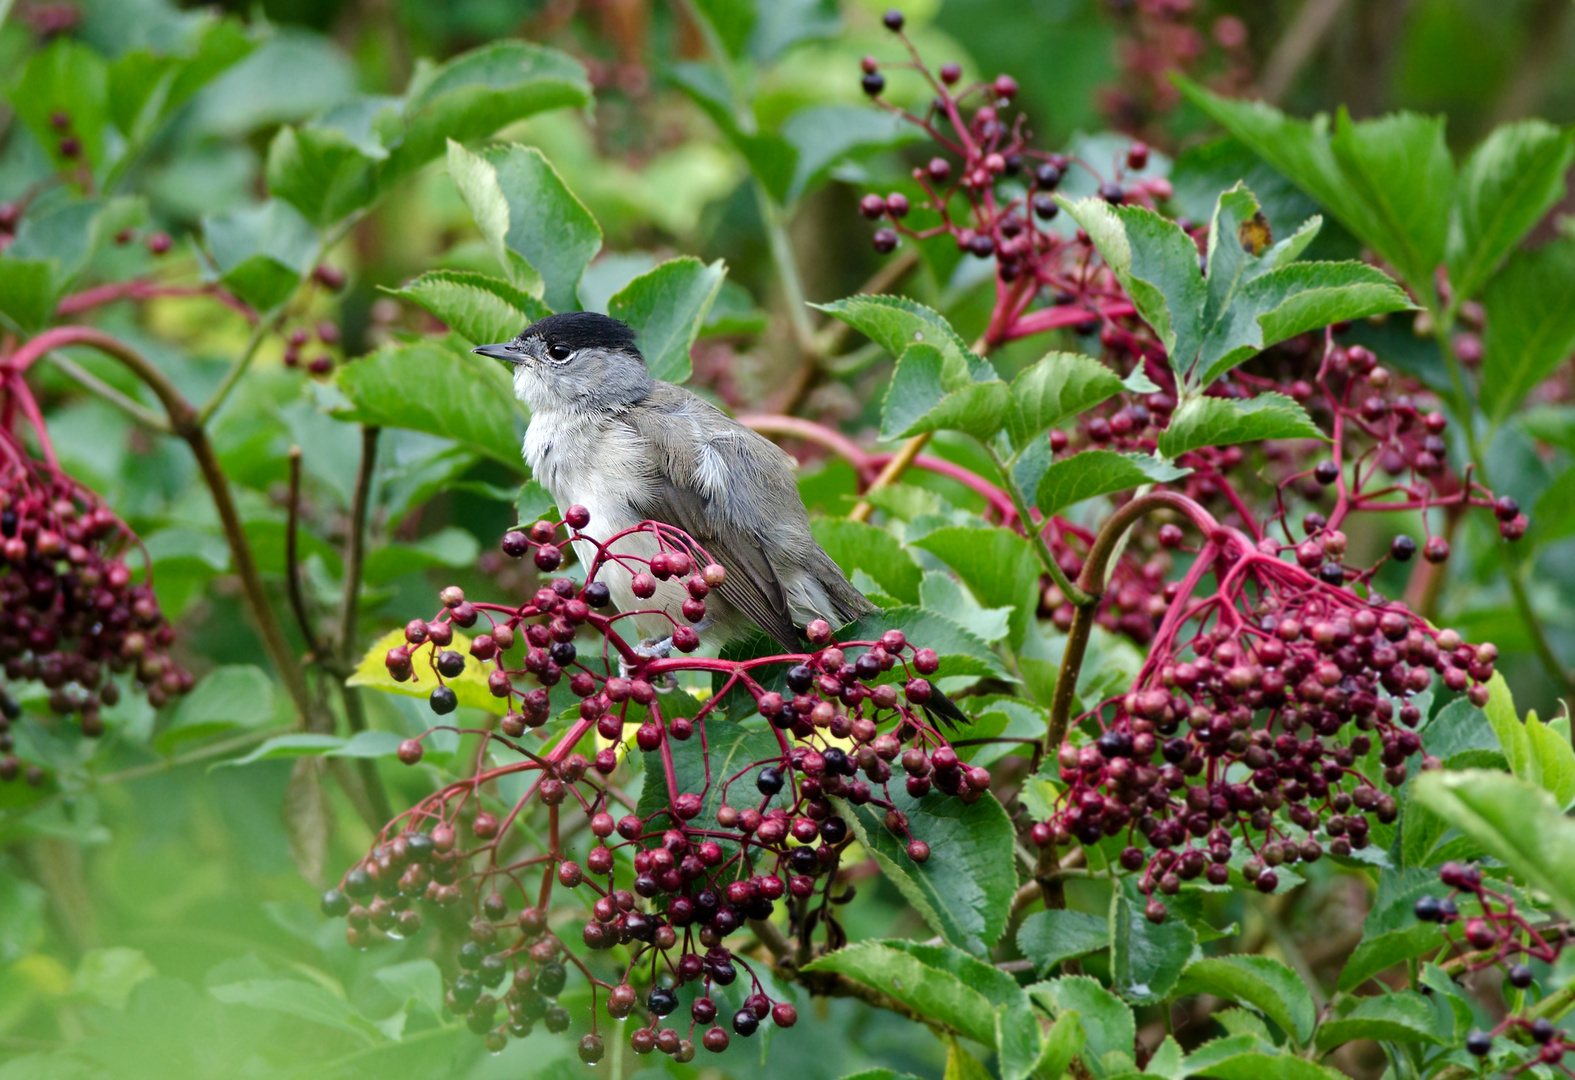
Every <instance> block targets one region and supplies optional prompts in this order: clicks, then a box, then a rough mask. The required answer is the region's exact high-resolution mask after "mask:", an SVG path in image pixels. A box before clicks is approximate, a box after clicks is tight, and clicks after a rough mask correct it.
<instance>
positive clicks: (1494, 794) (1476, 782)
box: [1411, 769, 1575, 915]
mask: <svg viewBox="0 0 1575 1080" xmlns="http://www.w3.org/2000/svg"><path fill="white" fill-rule="evenodd" d="M1411 797H1412V798H1414V799H1420V800H1421V801H1422V802H1423V803H1424V804H1425V805H1426V806H1427V807H1428V809H1430V810H1432V811H1433V812H1434V813H1435V814H1438V815H1439V816H1440V817H1442V818H1443V819H1444V820H1445V821H1447V822H1449V824H1451V825H1453V826H1454V827H1455V828H1457V829H1459V830H1460V831H1461V832H1463V833H1465V834H1466V835H1467V836H1469V837H1471V838H1472V839H1473V840H1475V841H1476V842H1477V843H1479V844H1481V845H1482V847H1483V849H1484V850H1486V851H1487V853H1488V854H1490V855H1492V856H1493V857H1494V858H1497V859H1500V860H1502V861H1503V862H1504V864H1505V865H1506V866H1508V867H1509V869H1510V871H1511V872H1512V873H1514V875H1515V877H1516V878H1517V879H1518V880H1520V881H1524V882H1527V883H1529V884H1530V885H1532V886H1533V887H1534V888H1537V889H1540V890H1541V891H1543V892H1545V893H1547V894H1548V896H1549V897H1551V898H1552V900H1553V904H1554V906H1555V907H1556V908H1558V909H1559V911H1560V912H1561V913H1564V914H1566V915H1568V914H1569V913H1571V912H1575V821H1572V820H1570V819H1569V818H1567V817H1565V816H1564V814H1563V812H1562V808H1561V807H1560V806H1559V805H1558V803H1556V802H1555V801H1554V799H1553V796H1552V795H1550V794H1548V793H1547V792H1546V791H1544V790H1542V789H1541V788H1540V787H1537V786H1536V785H1534V784H1531V783H1528V782H1526V781H1525V780H1520V779H1517V778H1516V777H1513V776H1506V775H1505V774H1504V773H1500V772H1490V771H1486V770H1482V769H1468V770H1465V771H1463V772H1427V773H1423V774H1422V775H1421V776H1419V777H1417V778H1416V782H1415V784H1414V785H1413V787H1412V794H1411Z"/></svg>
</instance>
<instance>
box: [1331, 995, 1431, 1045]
mask: <svg viewBox="0 0 1575 1080" xmlns="http://www.w3.org/2000/svg"><path fill="white" fill-rule="evenodd" d="M1437 1023H1438V1020H1437V1016H1436V1015H1435V1013H1434V1010H1433V1006H1432V1003H1431V1002H1429V1001H1428V1000H1427V998H1425V997H1423V996H1422V995H1421V994H1418V993H1414V992H1412V991H1409V990H1405V991H1400V992H1398V993H1390V994H1379V995H1378V996H1377V997H1369V998H1362V999H1361V1000H1360V1001H1358V1002H1357V1003H1356V1007H1355V1008H1353V1009H1351V1011H1350V1012H1348V1013H1345V1014H1344V1015H1343V1016H1338V1017H1335V1018H1333V1019H1329V1020H1325V1021H1324V1022H1323V1023H1322V1024H1321V1025H1319V1027H1318V1035H1317V1038H1316V1039H1315V1040H1314V1042H1315V1044H1316V1045H1317V1047H1318V1049H1319V1050H1322V1051H1328V1050H1332V1049H1334V1048H1335V1047H1336V1046H1339V1045H1341V1044H1342V1043H1348V1042H1351V1041H1352V1040H1353V1039H1377V1040H1380V1041H1383V1042H1428V1043H1434V1044H1438V1043H1441V1042H1443V1040H1442V1039H1440V1038H1439V1037H1438V1035H1437V1034H1436V1033H1435V1032H1434V1030H1433V1029H1434V1028H1435V1027H1436V1026H1437Z"/></svg>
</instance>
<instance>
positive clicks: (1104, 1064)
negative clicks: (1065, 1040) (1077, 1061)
mask: <svg viewBox="0 0 1575 1080" xmlns="http://www.w3.org/2000/svg"><path fill="white" fill-rule="evenodd" d="M1028 993H1029V994H1030V995H1031V996H1032V997H1033V998H1034V1000H1035V1001H1037V1002H1039V1003H1040V1004H1041V1005H1043V1006H1044V1007H1045V1008H1047V1009H1049V1010H1050V1011H1051V1012H1052V1013H1053V1014H1054V1015H1055V1016H1056V1017H1057V1018H1060V1017H1063V1016H1066V1015H1067V1014H1069V1013H1075V1014H1076V1015H1077V1017H1078V1019H1079V1020H1080V1021H1081V1023H1082V1026H1083V1031H1084V1034H1085V1035H1086V1039H1085V1041H1084V1043H1083V1049H1082V1058H1083V1061H1084V1062H1085V1063H1086V1064H1087V1065H1088V1067H1089V1070H1090V1071H1091V1072H1093V1074H1094V1075H1095V1076H1100V1077H1105V1076H1113V1075H1119V1074H1121V1073H1125V1072H1128V1071H1136V1063H1135V1062H1134V1061H1133V1060H1132V1049H1133V1040H1135V1039H1136V1038H1137V1023H1136V1021H1135V1020H1134V1019H1133V1017H1132V1010H1131V1009H1130V1008H1128V1007H1127V1006H1126V1004H1124V1003H1123V1002H1122V1000H1121V999H1120V998H1118V997H1116V995H1114V994H1112V993H1111V992H1110V991H1109V990H1106V989H1105V988H1104V987H1103V986H1100V985H1099V982H1098V981H1097V980H1095V979H1092V978H1089V977H1088V976H1087V975H1069V976H1066V977H1064V978H1060V979H1051V980H1050V981H1048V982H1042V983H1035V984H1034V985H1032V986H1030V987H1029V988H1028ZM1123 1059H1124V1060H1123Z"/></svg>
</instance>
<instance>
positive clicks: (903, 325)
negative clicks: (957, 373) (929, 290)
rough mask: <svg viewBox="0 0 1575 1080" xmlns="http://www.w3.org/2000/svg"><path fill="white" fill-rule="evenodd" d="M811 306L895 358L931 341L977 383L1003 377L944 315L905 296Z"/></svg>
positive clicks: (856, 298) (864, 296)
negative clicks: (976, 351) (916, 345)
mask: <svg viewBox="0 0 1575 1080" xmlns="http://www.w3.org/2000/svg"><path fill="white" fill-rule="evenodd" d="M810 306H811V307H816V308H819V309H820V310H821V311H824V312H825V313H826V314H828V315H830V316H832V317H833V318H835V319H839V320H841V321H842V322H845V323H847V324H848V325H849V326H851V327H853V329H855V330H857V331H858V332H859V333H861V334H863V335H864V336H865V337H867V338H869V339H870V340H871V341H873V342H875V344H877V345H879V346H880V347H881V348H882V349H885V350H886V351H887V352H888V353H890V354H891V355H892V356H893V357H900V356H901V355H902V354H903V352H904V351H905V350H907V348H908V347H909V346H911V345H914V344H917V343H921V342H928V343H929V344H931V345H934V346H935V347H936V348H938V349H940V350H941V351H942V352H944V353H945V354H946V356H947V359H948V361H956V360H960V361H962V370H964V371H966V373H967V375H968V377H969V378H971V379H972V380H973V381H974V382H988V381H990V380H991V379H997V378H999V377H1000V376H998V375H997V374H996V372H995V368H993V367H992V366H990V362H989V361H987V360H985V359H983V358H982V357H980V356H979V355H978V354H976V353H975V352H974V351H973V350H972V349H970V348H968V346H967V344H966V343H964V341H963V339H962V337H961V336H960V335H959V334H958V333H957V331H956V330H955V329H953V327H952V324H951V323H949V322H947V321H946V317H945V316H943V315H942V314H941V313H940V312H938V311H935V310H934V309H932V308H927V307H925V306H924V305H923V304H921V303H919V302H918V301H916V300H909V299H908V298H907V297H906V296H871V295H868V294H862V293H861V294H859V295H858V296H850V297H848V298H846V299H844V300H837V301H835V302H833V303H830V304H812V305H810ZM949 370H950V369H949Z"/></svg>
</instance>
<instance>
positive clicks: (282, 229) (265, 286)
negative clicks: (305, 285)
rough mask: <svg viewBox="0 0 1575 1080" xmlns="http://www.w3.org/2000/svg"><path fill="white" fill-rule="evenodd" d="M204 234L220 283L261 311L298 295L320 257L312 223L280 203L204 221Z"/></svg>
mask: <svg viewBox="0 0 1575 1080" xmlns="http://www.w3.org/2000/svg"><path fill="white" fill-rule="evenodd" d="M203 234H204V236H205V237H206V239H207V242H208V251H209V253H210V254H211V255H212V256H213V263H214V266H215V268H216V269H217V270H218V272H219V280H220V281H222V282H224V284H225V285H226V286H227V287H228V288H229V289H230V291H231V292H233V293H235V295H236V296H239V297H240V298H241V299H242V300H244V301H246V302H247V303H248V304H250V305H251V306H252V307H254V308H256V309H257V310H259V311H271V310H272V309H274V308H276V307H278V306H279V305H280V304H282V303H284V302H285V301H286V300H288V299H289V298H290V297H291V296H292V295H294V293H295V289H296V286H298V285H299V284H300V283H301V279H302V278H303V277H304V276H305V275H306V274H307V272H308V271H310V270H311V269H312V264H313V261H314V260H315V259H316V257H317V252H318V238H317V230H316V229H314V228H312V223H311V222H309V221H307V220H306V218H304V217H302V216H301V212H300V211H299V210H297V209H296V208H295V207H293V206H291V205H290V204H289V203H287V202H284V201H282V200H279V199H269V200H268V201H267V202H265V203H262V204H261V205H259V206H255V207H249V208H246V209H242V210H233V211H230V212H229V213H226V214H219V215H216V216H211V217H207V218H204V219H203Z"/></svg>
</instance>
